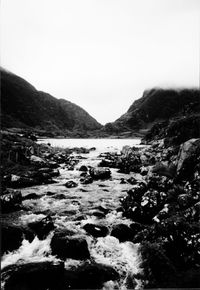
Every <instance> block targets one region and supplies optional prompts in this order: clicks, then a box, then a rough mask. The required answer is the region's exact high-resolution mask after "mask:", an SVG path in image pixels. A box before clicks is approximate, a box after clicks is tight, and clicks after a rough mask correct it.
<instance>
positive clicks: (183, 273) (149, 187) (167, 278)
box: [101, 139, 200, 288]
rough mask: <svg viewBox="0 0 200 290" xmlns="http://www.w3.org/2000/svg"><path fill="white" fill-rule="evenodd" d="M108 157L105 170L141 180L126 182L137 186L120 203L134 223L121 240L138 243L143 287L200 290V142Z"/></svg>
mask: <svg viewBox="0 0 200 290" xmlns="http://www.w3.org/2000/svg"><path fill="white" fill-rule="evenodd" d="M168 144H169V143H168ZM105 157H106V158H105V159H104V160H102V162H101V165H103V166H105V165H106V166H110V167H115V168H119V171H120V172H125V173H129V172H135V173H139V174H140V175H142V179H141V180H140V181H138V180H137V179H136V178H127V179H123V180H122V183H131V184H132V185H133V187H132V189H131V190H129V191H128V192H127V196H126V197H124V198H123V199H122V200H121V205H122V209H121V210H122V212H123V216H125V217H127V218H129V219H131V220H132V221H133V223H132V224H131V225H130V227H129V228H128V227H127V228H126V230H125V229H121V235H122V236H123V238H124V237H125V236H126V240H129V241H132V242H133V243H140V253H141V256H142V261H143V262H142V265H141V267H142V269H143V271H142V272H141V273H140V274H139V275H137V278H139V279H141V280H142V281H143V282H142V284H143V287H144V288H160V287H162V288H185V287H193V288H196V287H200V278H199V277H200V264H199V261H200V253H199V238H200V231H199V220H200V139H190V140H187V141H186V142H184V143H181V144H180V145H177V142H176V145H171V146H169V145H166V144H165V142H164V139H162V140H157V141H155V142H153V141H152V143H151V145H149V146H147V147H144V148H143V149H139V148H130V147H128V146H126V147H124V148H123V150H122V156H118V157H117V156H115V155H114V154H107V155H106V156H105ZM123 231H124V232H123ZM118 235H120V234H119V232H118Z"/></svg>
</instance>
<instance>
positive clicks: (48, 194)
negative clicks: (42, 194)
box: [46, 191, 56, 196]
mask: <svg viewBox="0 0 200 290" xmlns="http://www.w3.org/2000/svg"><path fill="white" fill-rule="evenodd" d="M55 194H56V192H52V191H47V193H46V195H47V196H52V195H55Z"/></svg>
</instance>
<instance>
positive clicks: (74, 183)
mask: <svg viewBox="0 0 200 290" xmlns="http://www.w3.org/2000/svg"><path fill="white" fill-rule="evenodd" d="M65 186H66V187H67V188H73V187H77V186H78V184H77V183H76V182H74V181H73V180H69V181H67V182H66V183H65Z"/></svg>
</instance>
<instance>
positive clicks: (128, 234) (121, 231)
mask: <svg viewBox="0 0 200 290" xmlns="http://www.w3.org/2000/svg"><path fill="white" fill-rule="evenodd" d="M110 235H111V236H113V237H115V238H117V239H118V240H119V241H120V242H125V241H131V240H132V238H133V231H132V229H131V228H130V227H129V226H127V225H125V224H118V225H115V226H114V227H113V229H112V231H111V234H110Z"/></svg>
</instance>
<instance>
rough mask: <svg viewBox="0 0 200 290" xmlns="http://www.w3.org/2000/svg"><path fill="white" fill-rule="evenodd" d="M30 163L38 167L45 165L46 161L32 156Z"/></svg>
mask: <svg viewBox="0 0 200 290" xmlns="http://www.w3.org/2000/svg"><path fill="white" fill-rule="evenodd" d="M30 161H31V163H32V164H36V165H41V166H42V165H44V164H45V163H46V161H45V160H44V159H42V158H40V157H38V156H36V155H31V157H30Z"/></svg>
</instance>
